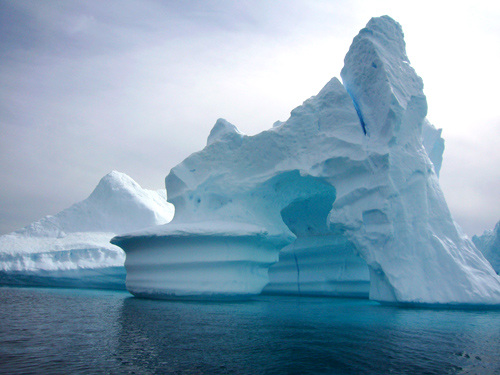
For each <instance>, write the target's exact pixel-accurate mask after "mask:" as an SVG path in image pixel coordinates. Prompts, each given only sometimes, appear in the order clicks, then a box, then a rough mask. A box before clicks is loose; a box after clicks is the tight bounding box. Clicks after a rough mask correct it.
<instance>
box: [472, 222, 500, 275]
mask: <svg viewBox="0 0 500 375" xmlns="http://www.w3.org/2000/svg"><path fill="white" fill-rule="evenodd" d="M472 242H474V245H476V247H477V248H478V249H479V250H481V252H482V253H483V255H484V257H485V258H486V259H487V260H488V261H489V262H490V263H491V266H492V267H493V269H494V270H495V271H496V273H497V274H500V221H499V222H498V223H497V225H495V229H493V230H487V231H485V232H484V233H483V234H482V235H481V236H473V237H472Z"/></svg>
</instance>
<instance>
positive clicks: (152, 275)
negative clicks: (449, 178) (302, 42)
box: [112, 16, 500, 305]
mask: <svg viewBox="0 0 500 375" xmlns="http://www.w3.org/2000/svg"><path fill="white" fill-rule="evenodd" d="M341 76H342V79H343V82H344V84H342V83H341V82H340V81H339V80H338V79H336V78H333V79H332V80H331V81H330V82H328V83H327V85H326V86H325V87H324V88H323V89H322V90H321V91H320V92H319V94H318V95H316V96H315V97H312V98H310V99H308V100H306V101H305V102H304V103H303V105H301V106H299V107H297V108H296V109H294V110H293V111H292V112H291V116H290V118H289V119H288V120H287V121H286V122H284V123H279V122H278V123H276V126H274V127H273V128H271V129H269V130H267V131H264V132H262V133H260V134H257V135H255V136H246V135H244V134H242V133H241V132H240V131H239V130H238V129H237V128H236V127H235V126H234V125H232V124H230V123H229V122H227V121H225V120H222V119H220V120H218V121H217V123H216V124H215V126H214V128H213V129H212V131H211V133H210V135H209V137H208V141H207V145H206V147H205V148H204V149H203V150H201V151H199V152H196V153H194V154H192V155H190V156H189V157H188V158H187V159H185V160H184V161H183V162H182V163H180V164H179V165H178V166H176V167H174V168H173V169H172V170H171V171H170V173H169V175H168V176H167V177H166V179H165V185H166V188H167V191H168V196H169V202H170V203H172V204H173V205H174V206H175V216H174V219H173V220H172V222H171V223H170V224H165V225H163V226H158V227H153V228H149V229H147V230H143V231H139V232H135V233H131V234H125V235H120V236H118V237H115V238H114V239H113V240H112V243H114V244H117V245H119V246H121V247H122V248H123V249H124V250H125V252H126V254H127V261H126V263H125V267H126V269H127V288H128V289H129V290H130V291H131V292H132V293H134V291H139V292H138V294H139V295H141V296H148V297H152V298H157V297H162V298H172V297H175V298H182V297H187V296H188V297H191V298H196V297H197V296H203V297H204V298H205V297H207V296H210V295H213V296H214V297H216V298H220V297H221V296H235V295H238V294H243V295H248V294H252V293H255V294H258V293H260V292H261V290H262V288H263V287H264V285H265V283H264V282H263V281H262V280H263V277H264V278H265V275H266V271H267V270H266V269H267V267H268V266H270V265H271V263H272V260H273V259H278V254H279V253H280V251H282V257H281V260H280V262H278V263H277V265H275V266H273V267H271V268H270V276H271V278H270V281H271V283H270V284H269V286H268V288H269V290H270V291H272V292H273V293H294V291H296V292H297V293H301V292H302V291H304V292H307V294H316V295H338V296H359V295H362V294H363V293H366V289H365V291H364V292H363V287H362V285H364V286H365V287H367V286H368V282H367V279H369V297H370V299H372V300H376V301H382V302H388V303H404V304H407V303H409V304H429V305H449V304H452V305H500V278H499V276H498V275H497V274H496V273H495V272H494V270H493V269H492V267H491V265H490V264H489V263H488V261H487V260H486V259H485V258H484V256H483V255H482V254H481V253H480V252H479V251H478V250H477V249H476V248H475V246H474V244H473V243H472V242H471V241H470V240H469V239H468V238H467V237H466V236H465V235H463V234H462V232H461V230H460V229H459V228H458V227H457V226H456V224H455V223H454V221H453V219H452V217H451V214H450V212H449V210H448V207H447V204H446V201H445V199H444V196H443V194H442V191H441V188H440V186H439V180H438V173H439V168H440V165H441V161H442V152H443V149H444V142H443V140H442V138H441V136H440V131H439V130H437V129H435V128H434V127H433V126H432V125H431V124H430V123H429V122H428V121H427V119H426V114H427V102H426V98H425V95H424V93H423V83H422V80H421V79H420V77H419V76H418V75H417V74H416V73H415V71H414V69H413V68H412V67H411V65H410V63H409V60H408V57H407V56H406V50H405V42H404V38H403V32H402V29H401V26H400V25H399V24H398V23H397V22H395V21H394V20H392V19H391V18H390V17H387V16H383V17H380V18H373V19H372V20H370V22H369V23H368V24H367V26H366V28H364V29H362V30H361V31H360V33H359V34H358V36H356V37H355V38H354V40H353V43H352V45H351V48H350V50H349V52H348V53H347V56H346V58H345V65H344V68H343V70H342V73H341ZM218 223H231V231H230V232H229V233H224V234H221V232H223V231H224V230H223V229H218ZM169 227H170V228H174V229H168V228H169ZM250 227H251V228H259V229H258V230H256V231H252V230H248V228H250ZM193 228H196V229H193ZM199 228H203V231H202V232H203V233H204V234H203V235H200V230H199ZM169 231H172V233H171V232H169ZM178 232H182V233H183V234H182V236H183V237H182V238H183V240H182V241H181V240H180V239H179V236H178V235H177V234H178ZM206 233H209V235H206ZM262 233H265V234H266V235H265V236H264V237H265V240H263V239H262ZM239 237H244V238H245V241H239V240H237V239H238V238H239ZM153 238H154V239H155V240H152V239H153ZM276 238H279V239H280V241H282V240H283V241H282V242H280V241H277V242H274V241H269V239H276ZM262 240H263V242H259V241H262ZM323 240H324V242H323ZM183 241H184V246H182V242H183ZM256 243H259V244H260V245H259V246H255V245H253V244H256ZM222 244H224V246H223V245H222ZM337 244H338V246H337ZM285 246H286V247H285ZM208 253H210V255H208ZM129 255H130V258H129ZM174 258H175V261H173V260H172V259H174ZM173 263H175V264H176V265H179V264H185V265H187V266H185V267H184V270H185V273H184V272H180V271H181V269H182V267H180V268H177V266H175V267H171V264H173ZM214 264H217V265H221V266H222V264H224V268H223V271H221V270H222V268H220V267H218V266H216V267H214ZM365 265H366V266H365ZM294 266H295V267H294ZM231 267H233V270H232V271H230V269H231ZM252 269H254V270H255V269H256V270H258V271H255V272H253V271H252ZM315 269H316V270H315ZM236 273H239V276H241V277H240V278H239V279H240V280H241V278H243V279H245V278H248V279H246V280H245V281H244V282H243V285H245V287H244V288H242V287H241V285H242V284H241V283H239V282H237V283H231V277H232V275H234V274H236ZM367 273H368V275H367ZM179 278H181V280H185V281H188V282H189V287H188V288H186V289H182V288H179ZM356 286H357V287H356ZM359 286H361V287H359Z"/></svg>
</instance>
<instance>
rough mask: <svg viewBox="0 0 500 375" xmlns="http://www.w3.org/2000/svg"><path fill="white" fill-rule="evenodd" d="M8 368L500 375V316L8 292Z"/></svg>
mask: <svg viewBox="0 0 500 375" xmlns="http://www.w3.org/2000/svg"><path fill="white" fill-rule="evenodd" d="M0 373H6V374H51V373H54V374H72V373H111V374H115V373H116V374H121V373H130V374H133V373H135V374H154V373H159V374H488V375H489V374H500V311H499V310H480V309H475V310H460V309H456V310H452V309H446V310H433V309H421V308H398V307H393V306H383V305H379V304H377V303H375V302H370V301H367V300H356V299H352V300H351V299H331V298H306V297H274V296H259V297H256V298H254V299H252V300H250V301H245V302H180V301H176V302H174V301H154V300H145V299H139V298H135V297H132V296H131V295H130V294H128V293H127V292H116V291H92V290H79V289H73V290H72V289H41V288H40V289H37V288H9V287H3V288H0Z"/></svg>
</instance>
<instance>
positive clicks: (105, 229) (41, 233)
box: [0, 171, 174, 289]
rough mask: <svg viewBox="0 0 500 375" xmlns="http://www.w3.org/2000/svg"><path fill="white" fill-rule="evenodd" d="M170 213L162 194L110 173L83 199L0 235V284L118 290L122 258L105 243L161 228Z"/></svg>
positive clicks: (122, 276) (122, 274)
mask: <svg viewBox="0 0 500 375" xmlns="http://www.w3.org/2000/svg"><path fill="white" fill-rule="evenodd" d="M173 212H174V210H173V206H172V205H171V204H170V203H168V202H167V197H166V193H165V191H164V190H163V191H151V190H146V189H142V188H141V187H140V186H139V184H137V183H136V182H135V181H134V180H132V179H131V178H130V177H129V176H127V175H126V174H123V173H120V172H116V171H113V172H111V173H109V174H107V175H106V176H104V177H103V178H102V179H101V181H100V182H99V184H98V185H97V187H96V188H95V190H94V191H93V192H92V194H91V195H90V196H89V197H88V198H87V199H85V200H83V201H81V202H79V203H76V204H74V205H73V206H71V207H69V208H67V209H65V210H63V211H61V212H59V213H58V214H56V215H54V216H46V217H44V218H43V219H41V220H39V221H36V222H34V223H32V224H30V225H28V226H27V227H25V228H23V229H21V230H18V231H16V232H13V233H10V234H7V235H3V236H0V284H3V285H24V286H54V287H80V288H103V289H124V288H125V268H124V267H123V264H124V261H125V254H124V253H123V251H122V250H121V249H120V248H119V247H117V246H114V245H112V244H110V243H109V240H110V239H111V238H112V237H113V236H115V235H116V234H117V233H122V232H128V231H131V230H132V231H133V230H138V229H140V228H144V227H147V226H151V225H161V224H165V223H167V222H169V221H170V220H171V218H172V216H173Z"/></svg>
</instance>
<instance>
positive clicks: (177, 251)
mask: <svg viewBox="0 0 500 375" xmlns="http://www.w3.org/2000/svg"><path fill="white" fill-rule="evenodd" d="M293 240H294V237H293V236H290V235H287V234H282V233H280V234H270V233H269V232H268V231H267V230H265V229H264V228H262V227H258V226H255V225H252V224H242V223H231V222H217V221H216V222H200V223H189V224H187V223H175V224H174V223H172V224H169V225H165V226H159V227H154V228H150V229H146V230H141V231H138V232H134V233H131V234H126V235H121V236H117V237H114V238H113V239H112V240H111V243H113V244H115V245H117V246H120V247H121V248H122V249H123V250H124V251H125V253H126V260H125V269H126V271H127V279H126V286H127V290H128V291H129V292H130V293H132V294H133V295H135V296H138V297H148V298H157V299H232V298H237V299H240V298H245V297H250V296H253V295H257V294H259V293H261V291H262V289H263V288H264V286H265V285H266V284H267V283H268V282H269V276H268V269H269V267H270V266H271V265H272V264H274V263H276V262H277V261H278V256H279V251H280V249H281V248H283V247H284V246H286V245H288V244H289V243H291V242H292V241H293Z"/></svg>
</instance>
